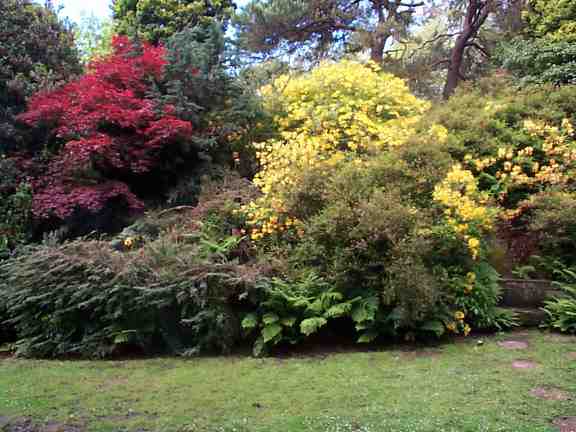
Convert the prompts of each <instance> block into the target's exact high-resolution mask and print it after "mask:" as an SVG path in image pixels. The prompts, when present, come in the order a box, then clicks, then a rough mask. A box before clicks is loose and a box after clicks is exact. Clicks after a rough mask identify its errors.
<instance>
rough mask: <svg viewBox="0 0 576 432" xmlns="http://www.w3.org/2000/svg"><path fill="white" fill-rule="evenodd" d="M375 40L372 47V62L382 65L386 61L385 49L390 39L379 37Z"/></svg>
mask: <svg viewBox="0 0 576 432" xmlns="http://www.w3.org/2000/svg"><path fill="white" fill-rule="evenodd" d="M375 39H376V40H375V41H374V42H373V43H372V46H371V47H370V60H372V61H373V62H374V63H376V64H379V65H381V64H382V62H383V61H384V47H385V45H386V40H387V39H388V38H387V37H383V36H380V35H378V36H376V38H375Z"/></svg>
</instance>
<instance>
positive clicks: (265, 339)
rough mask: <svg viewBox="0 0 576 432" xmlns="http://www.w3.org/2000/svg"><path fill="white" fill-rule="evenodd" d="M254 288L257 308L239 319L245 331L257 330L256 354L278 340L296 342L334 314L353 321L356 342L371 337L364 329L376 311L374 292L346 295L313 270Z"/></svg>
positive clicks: (311, 332) (279, 341) (367, 326)
mask: <svg viewBox="0 0 576 432" xmlns="http://www.w3.org/2000/svg"><path fill="white" fill-rule="evenodd" d="M258 288H259V293H260V299H259V301H258V305H257V310H256V312H252V313H249V314H247V315H246V316H245V317H244V319H243V320H242V327H243V329H244V330H245V331H248V332H251V331H253V330H257V332H258V335H257V339H256V342H255V344H254V354H255V355H257V356H258V355H261V354H262V353H264V352H266V351H268V350H269V348H270V347H272V346H274V345H277V344H279V343H281V342H283V343H291V344H296V343H299V342H301V341H302V340H303V339H304V338H305V337H308V336H310V335H312V334H314V333H316V332H318V331H319V330H320V329H321V328H322V327H325V326H326V325H327V324H328V322H329V321H330V320H335V319H338V318H349V319H351V321H354V323H355V325H356V329H357V330H358V331H359V332H360V336H359V339H358V340H359V342H368V341H370V340H372V339H373V338H374V337H375V334H373V332H372V331H371V330H368V329H369V328H370V327H371V325H372V324H373V322H374V321H375V319H376V313H377V311H378V298H377V297H376V296H370V297H365V298H363V297H360V296H358V297H355V298H350V299H347V298H345V297H344V295H343V294H342V293H341V292H338V291H336V290H335V289H334V287H331V286H330V285H329V284H328V283H327V282H326V281H325V280H323V279H322V278H320V277H318V276H317V275H315V274H314V273H309V274H308V275H306V276H304V277H302V279H301V280H295V281H285V280H282V279H279V278H272V279H268V280H265V281H263V282H262V283H260V284H259V285H258ZM366 330H367V331H366Z"/></svg>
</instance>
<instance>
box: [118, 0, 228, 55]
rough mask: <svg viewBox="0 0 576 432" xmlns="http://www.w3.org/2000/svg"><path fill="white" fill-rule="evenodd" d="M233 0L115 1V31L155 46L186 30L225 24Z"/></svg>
mask: <svg viewBox="0 0 576 432" xmlns="http://www.w3.org/2000/svg"><path fill="white" fill-rule="evenodd" d="M234 8H235V3H234V1H233V0H114V2H113V3H112V10H113V17H114V22H115V29H116V31H117V32H118V33H120V34H124V35H128V36H138V37H139V38H141V39H144V40H146V41H148V42H151V43H154V44H156V43H158V42H159V41H161V40H164V39H166V38H168V37H170V36H171V35H173V34H174V33H177V32H179V31H181V30H183V29H184V28H186V27H190V26H194V25H196V24H206V23H209V22H211V21H221V22H224V21H227V20H228V19H229V18H230V16H231V15H232V13H233V12H234Z"/></svg>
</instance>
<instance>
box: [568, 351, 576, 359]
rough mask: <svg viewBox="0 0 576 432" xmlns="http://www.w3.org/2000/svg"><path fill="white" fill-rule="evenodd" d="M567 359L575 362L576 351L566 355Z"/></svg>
mask: <svg viewBox="0 0 576 432" xmlns="http://www.w3.org/2000/svg"><path fill="white" fill-rule="evenodd" d="M568 358H569V359H572V360H576V351H574V352H569V353H568Z"/></svg>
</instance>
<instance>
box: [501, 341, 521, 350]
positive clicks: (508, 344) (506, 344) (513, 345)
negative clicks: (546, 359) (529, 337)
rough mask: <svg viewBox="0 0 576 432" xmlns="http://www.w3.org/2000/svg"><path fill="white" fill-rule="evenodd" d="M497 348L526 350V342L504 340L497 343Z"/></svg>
mask: <svg viewBox="0 0 576 432" xmlns="http://www.w3.org/2000/svg"><path fill="white" fill-rule="evenodd" d="M498 346H500V347H502V348H506V349H511V350H518V349H526V348H528V342H526V341H523V340H506V341H502V342H498Z"/></svg>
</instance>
